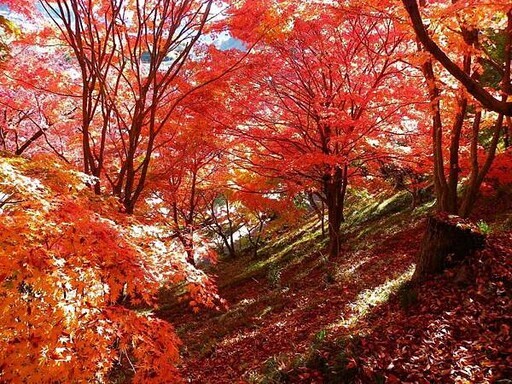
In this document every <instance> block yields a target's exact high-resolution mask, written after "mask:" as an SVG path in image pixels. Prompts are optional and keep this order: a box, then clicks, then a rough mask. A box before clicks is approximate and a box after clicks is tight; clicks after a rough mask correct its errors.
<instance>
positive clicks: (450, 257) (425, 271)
mask: <svg viewBox="0 0 512 384" xmlns="http://www.w3.org/2000/svg"><path fill="white" fill-rule="evenodd" d="M484 244H485V235H483V234H482V233H481V232H480V230H479V229H478V227H477V226H476V225H474V224H472V223H471V222H470V221H468V220H466V219H462V218H461V217H459V216H455V215H449V214H447V213H444V212H442V213H437V214H436V215H433V216H430V217H429V218H428V219H427V230H426V232H425V235H424V237H423V241H422V243H421V249H420V253H419V257H418V264H417V265H416V270H415V272H414V276H413V279H414V280H420V279H422V278H424V277H426V276H428V275H431V274H435V273H439V272H441V271H442V270H443V269H444V268H445V267H447V266H449V265H450V263H456V262H457V261H462V260H463V259H464V258H465V257H467V256H469V255H471V254H472V253H473V252H475V251H476V250H478V249H482V248H483V247H484Z"/></svg>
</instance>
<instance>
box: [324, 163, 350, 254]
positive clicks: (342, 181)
mask: <svg viewBox="0 0 512 384" xmlns="http://www.w3.org/2000/svg"><path fill="white" fill-rule="evenodd" d="M323 184H324V192H325V205H326V206H327V217H328V226H329V257H336V256H338V254H339V253H340V250H341V234H340V228H341V223H343V221H344V217H343V208H344V202H345V193H346V190H347V166H344V167H343V168H341V167H340V166H337V167H336V168H335V169H334V174H332V175H331V174H326V175H325V176H324V182H323Z"/></svg>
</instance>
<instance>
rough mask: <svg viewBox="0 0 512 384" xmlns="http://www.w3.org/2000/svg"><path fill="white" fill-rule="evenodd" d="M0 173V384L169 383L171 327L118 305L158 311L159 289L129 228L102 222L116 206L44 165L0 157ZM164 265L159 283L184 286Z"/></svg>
mask: <svg viewBox="0 0 512 384" xmlns="http://www.w3.org/2000/svg"><path fill="white" fill-rule="evenodd" d="M0 173H1V178H0V180H1V181H0V191H1V196H2V198H1V211H0V215H1V220H0V227H1V231H2V239H1V245H2V246H1V247H0V249H1V251H0V254H1V262H0V281H1V284H0V297H1V298H2V300H1V304H0V317H1V320H2V336H1V338H0V344H1V347H0V351H1V352H0V361H2V363H1V364H0V379H1V380H2V381H6V382H19V381H22V380H30V381H34V382H41V383H50V382H62V381H65V382H69V381H74V380H89V379H90V378H91V377H96V378H97V379H98V380H100V381H104V380H106V378H107V377H108V375H109V374H110V372H111V370H112V369H113V367H114V366H115V365H119V364H131V365H132V369H133V372H132V373H133V374H134V382H169V380H171V381H172V380H175V379H176V378H177V376H178V375H177V372H176V369H175V368H174V365H175V363H176V361H177V359H178V350H177V348H178V346H179V344H180V342H179V340H178V338H177V336H176V335H175V334H174V331H173V328H172V326H171V325H170V324H168V323H166V322H163V321H161V320H158V319H156V318H155V317H152V316H148V315H143V314H140V313H136V312H135V311H133V310H129V309H127V308H125V307H123V306H122V305H120V303H121V302H120V299H122V298H123V297H125V298H126V297H130V301H131V302H132V303H137V302H141V301H143V302H146V303H155V301H154V294H155V293H156V291H157V289H158V288H159V287H160V286H161V284H162V282H161V281H159V279H158V278H157V276H158V274H155V269H154V267H155V265H154V264H152V262H151V258H150V257H149V252H148V250H147V249H146V250H145V253H143V251H142V249H141V246H140V245H136V242H137V243H139V244H140V239H137V236H134V235H133V234H131V233H130V229H129V228H130V226H129V225H125V226H124V228H123V229H122V228H121V227H120V226H119V224H116V222H115V221H114V220H113V219H109V218H107V217H106V216H105V215H108V212H110V211H111V210H112V206H113V207H115V206H116V205H117V204H116V203H115V202H113V201H110V202H108V201H105V202H102V201H98V200H95V199H94V198H93V197H92V196H90V193H89V191H88V188H87V187H86V182H87V179H88V176H86V175H83V174H79V173H77V172H75V171H72V170H70V169H68V168H67V166H65V165H64V164H59V163H55V162H54V161H52V160H51V159H48V158H44V157H41V158H40V159H37V160H32V161H30V162H28V161H26V160H22V159H18V158H15V157H13V158H6V157H2V161H1V165H0ZM109 205H110V206H109ZM113 211H114V212H115V210H113ZM117 220H118V219H116V221H117ZM148 239H149V237H148V238H146V239H145V240H146V241H147V240H148ZM164 264H165V263H163V260H160V263H159V273H160V274H162V273H164V275H165V276H167V277H166V279H167V280H168V281H176V279H178V280H179V279H181V277H180V274H179V273H178V274H177V273H176V271H174V270H173V268H172V267H169V268H168V269H167V271H166V270H165V269H164V268H162V266H163V265H164ZM150 340H151V341H150ZM155 362H158V363H157V364H156V365H155Z"/></svg>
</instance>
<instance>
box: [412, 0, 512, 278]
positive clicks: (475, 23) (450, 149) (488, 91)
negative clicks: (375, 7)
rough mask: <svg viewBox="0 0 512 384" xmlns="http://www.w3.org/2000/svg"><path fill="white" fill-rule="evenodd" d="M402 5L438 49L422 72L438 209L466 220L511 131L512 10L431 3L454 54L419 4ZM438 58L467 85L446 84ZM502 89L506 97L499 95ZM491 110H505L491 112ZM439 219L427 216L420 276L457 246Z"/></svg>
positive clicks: (437, 266) (427, 46) (438, 265)
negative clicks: (508, 123) (428, 26)
mask: <svg viewBox="0 0 512 384" xmlns="http://www.w3.org/2000/svg"><path fill="white" fill-rule="evenodd" d="M404 4H405V5H406V8H407V11H408V13H409V15H410V16H411V18H412V22H413V27H414V30H415V32H416V35H417V36H418V39H419V40H420V41H421V43H422V45H423V46H424V47H425V49H426V50H428V53H430V54H431V55H432V56H430V55H429V54H426V56H425V57H424V58H423V59H422V60H423V62H422V64H421V71H422V73H423V76H424V78H425V83H426V87H427V90H428V95H429V101H430V116H431V121H432V127H431V141H432V154H433V162H434V164H433V165H434V166H433V179H434V186H435V193H436V197H437V203H436V207H437V210H438V211H439V212H442V213H447V214H449V215H460V216H461V217H462V218H467V217H469V216H470V214H471V213H472V210H473V208H474V206H475V203H476V200H477V197H478V196H479V191H480V187H481V185H482V183H483V182H484V180H485V177H486V175H487V174H488V172H489V170H490V169H491V166H492V164H493V161H494V159H495V157H496V153H497V151H498V150H499V145H500V141H501V139H502V136H503V133H504V132H505V133H506V130H505V129H504V121H505V116H504V115H505V114H507V113H508V112H507V111H506V101H507V95H508V89H509V84H510V64H511V55H510V49H511V39H510V36H511V31H512V30H511V29H510V27H511V26H512V14H511V13H510V12H508V10H509V8H507V7H503V6H499V5H496V6H493V5H484V4H480V3H478V2H474V3H472V4H471V7H470V8H461V7H460V6H459V4H458V2H454V3H453V4H451V5H447V4H441V5H440V6H439V7H437V8H436V7H434V6H430V7H428V11H429V17H430V20H431V23H432V24H435V25H438V28H437V30H436V35H438V36H443V40H444V41H443V44H449V45H450V47H451V48H450V50H451V52H450V54H451V57H452V58H448V56H446V55H445V54H444V53H443V52H442V51H441V49H440V48H439V44H437V43H435V42H434V40H432V37H431V36H430V35H429V34H428V32H427V31H426V29H425V27H424V26H423V24H422V23H421V16H420V14H419V10H418V8H417V4H416V2H415V1H413V2H408V1H406V2H404ZM477 5H478V6H479V12H478V13H477V14H474V13H473V10H474V9H475V8H473V7H476V6H477ZM437 20H442V21H437ZM419 23H421V24H419ZM493 24H494V25H495V26H493ZM500 25H502V27H500ZM496 31H498V32H496ZM499 36H502V37H503V39H501V38H500V37H499ZM438 38H439V37H438ZM493 38H494V40H493ZM432 57H433V58H435V59H437V60H439V61H440V63H441V64H442V66H443V67H441V68H446V69H447V70H448V72H449V73H450V74H452V75H453V76H455V77H456V78H457V79H458V80H460V81H461V83H460V84H461V85H460V86H450V85H446V86H443V85H441V83H440V77H441V76H445V75H444V73H443V71H442V70H441V68H437V66H436V63H435V62H434V61H433V59H432ZM468 79H469V80H468ZM484 87H485V89H484ZM500 93H501V95H502V96H501V99H502V101H498V99H496V98H495V96H493V95H497V94H500ZM470 95H473V96H474V97H475V98H476V99H477V101H476V102H475V101H473V100H472V99H471V98H470ZM480 103H481V104H480ZM482 107H483V108H482ZM485 108H489V109H490V110H493V111H498V112H499V114H498V115H495V114H493V113H489V112H487V111H486V109H485ZM504 108H505V109H504ZM447 127H450V128H447ZM486 131H488V132H489V133H488V134H487V136H488V137H489V139H488V140H487V142H483V141H482V139H481V138H482V132H486ZM466 132H467V133H466ZM461 187H462V193H461V192H460V190H461ZM439 221H441V222H442V221H444V219H440V220H438V219H436V218H432V219H431V220H430V221H429V229H428V231H427V233H426V235H425V239H424V241H423V245H422V249H421V251H420V255H419V264H418V268H417V276H421V275H424V274H428V273H430V272H434V271H437V270H439V269H441V268H442V267H443V265H444V260H445V256H446V254H447V253H450V252H451V250H452V248H454V247H455V248H458V247H459V246H458V245H456V242H457V239H456V236H455V238H454V237H453V234H451V235H450V234H449V232H450V231H447V230H444V229H443V230H438V229H436V228H434V227H435V226H437V225H438V222H439ZM439 225H441V226H443V224H442V223H441V224H439ZM464 241H466V240H464Z"/></svg>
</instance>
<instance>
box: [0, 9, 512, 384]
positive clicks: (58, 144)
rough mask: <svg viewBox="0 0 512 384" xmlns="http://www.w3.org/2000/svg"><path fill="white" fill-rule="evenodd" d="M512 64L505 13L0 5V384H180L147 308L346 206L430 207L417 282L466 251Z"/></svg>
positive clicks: (197, 300)
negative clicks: (380, 200)
mask: <svg viewBox="0 0 512 384" xmlns="http://www.w3.org/2000/svg"><path fill="white" fill-rule="evenodd" d="M511 64H512V7H511V5H510V3H508V2H504V1H497V2H489V1H484V0H468V1H435V2H434V1H419V2H418V1H416V0H402V1H398V0H385V1H380V2H376V1H371V0H364V1H344V2H341V1H340V2H332V1H310V2H295V1H285V0H254V1H253V0H250V1H249V0H246V1H215V0H178V1H175V0H146V1H133V0H101V1H88V0H54V1H50V0H39V1H37V2H34V1H30V0H16V1H5V0H0V323H1V325H0V382H13V383H14V382H41V383H46V382H47V383H56V382H89V381H97V382H116V380H118V382H122V380H133V382H140V383H151V382H155V383H169V382H177V381H178V380H179V372H178V369H177V368H176V367H177V364H178V362H179V358H180V356H179V355H180V353H179V347H180V345H182V342H183V343H186V340H183V341H180V339H179V338H178V336H177V335H176V333H175V331H174V329H173V327H172V325H171V324H170V323H169V322H167V321H164V320H161V319H159V318H157V317H156V316H155V315H154V314H153V313H152V310H154V309H156V308H157V307H158V304H159V297H161V296H162V295H165V294H167V295H170V296H172V297H174V296H176V297H179V300H180V302H187V303H188V306H189V307H191V309H192V310H193V312H194V313H195V312H198V311H199V310H200V309H201V308H204V307H207V308H216V309H217V310H219V309H221V308H223V307H224V304H225V302H224V300H223V299H222V298H221V297H219V295H218V293H217V288H216V285H215V276H214V275H212V274H211V272H210V270H211V266H212V265H213V264H214V263H216V261H217V259H218V254H219V253H220V254H223V255H226V256H229V257H230V258H231V259H236V257H237V256H238V255H239V254H240V253H242V251H247V250H248V249H249V248H250V249H251V251H250V254H251V255H252V257H253V258H257V257H258V255H259V250H260V248H261V245H262V243H264V242H265V241H267V242H268V241H270V240H269V239H270V235H268V237H267V234H269V233H276V232H275V231H279V229H276V228H280V227H282V226H286V227H287V226H288V225H290V224H291V223H293V222H294V221H296V220H298V218H299V217H300V216H301V215H302V213H303V212H305V211H308V210H309V211H311V212H313V211H314V212H316V214H317V216H318V218H319V219H320V221H321V223H322V224H321V226H322V230H323V226H324V221H325V222H326V223H327V226H328V227H327V228H328V229H327V234H328V244H327V248H326V254H327V255H328V256H326V259H325V260H327V261H328V260H330V259H335V258H338V257H343V254H344V252H345V251H346V249H345V247H344V246H343V245H344V242H345V241H346V239H345V237H344V236H343V234H342V233H343V231H344V230H347V231H348V229H349V228H345V227H343V223H344V221H345V219H346V217H345V216H346V215H345V213H346V211H347V209H348V208H350V209H351V212H352V213H353V214H354V215H355V214H357V213H358V212H357V210H358V209H359V207H358V206H357V204H354V207H352V206H350V205H351V204H353V203H354V202H357V199H356V197H357V196H374V195H377V194H380V193H388V194H391V193H395V192H396V191H397V190H407V191H408V192H409V193H410V194H411V195H412V199H413V204H412V208H413V209H414V208H416V207H417V206H418V205H420V204H421V202H422V197H424V196H427V199H429V198H430V199H431V200H432V201H434V209H432V210H431V211H429V213H431V214H433V216H432V217H431V218H430V219H429V220H428V225H427V229H426V233H425V236H424V240H423V242H422V244H421V247H420V249H419V252H418V258H417V266H416V274H415V279H416V280H418V281H420V280H422V279H428V278H429V276H430V274H431V273H433V272H438V271H440V270H442V269H443V268H444V267H445V266H446V265H447V263H448V261H447V260H451V258H452V257H453V255H454V254H457V255H459V253H461V251H460V249H461V247H460V241H461V239H466V237H464V236H469V238H471V241H469V243H470V244H471V245H474V247H473V248H478V247H480V246H482V244H483V243H482V242H483V240H482V239H483V237H482V234H481V233H480V231H479V229H478V228H477V227H476V226H475V225H474V224H472V223H471V222H470V221H469V219H478V214H479V213H478V211H477V210H476V208H477V204H478V201H479V198H480V197H481V196H482V194H483V193H487V192H489V191H493V190H494V191H498V192H499V193H502V192H503V188H505V186H507V185H509V184H510V182H511V181H512V178H511V177H510V174H511V163H510V161H511V159H512V158H511V153H510V146H511V137H510V135H511V133H510V132H511V129H512V120H511V116H512V102H511V95H512V82H511V81H512V77H511V70H512V68H511ZM383 191H384V192H383ZM349 197H352V200H350V199H349ZM429 208H430V207H427V208H425V210H427V209H429ZM354 212H355V213H354ZM475 212H476V213H475ZM422 214H423V211H422ZM439 228H449V229H446V230H444V229H443V230H440V229H439ZM453 228H455V229H453ZM457 228H458V229H457ZM461 228H462V229H461ZM459 230H460V231H462V232H464V231H466V232H464V234H463V235H460V233H459V232H460V231H459ZM272 231H274V232H272ZM277 233H279V232H277ZM454 234H455V235H454ZM459 235H460V236H459ZM475 239H476V240H475ZM473 241H475V243H474V244H473ZM477 243H478V244H477ZM215 244H216V245H215ZM247 244H248V245H247ZM244 245H245V248H244ZM463 248H464V247H463ZM469 248H471V247H469ZM463 250H464V251H467V252H466V253H468V254H471V252H472V251H473V250H474V249H466V248H464V249H463ZM318 255H323V253H322V252H321V251H318ZM340 255H341V256H340ZM461 257H462V259H464V257H466V254H464V255H462V256H461ZM270 272H272V271H270ZM270 272H269V273H270ZM185 337H186V336H185ZM390 382H392V381H390Z"/></svg>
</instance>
